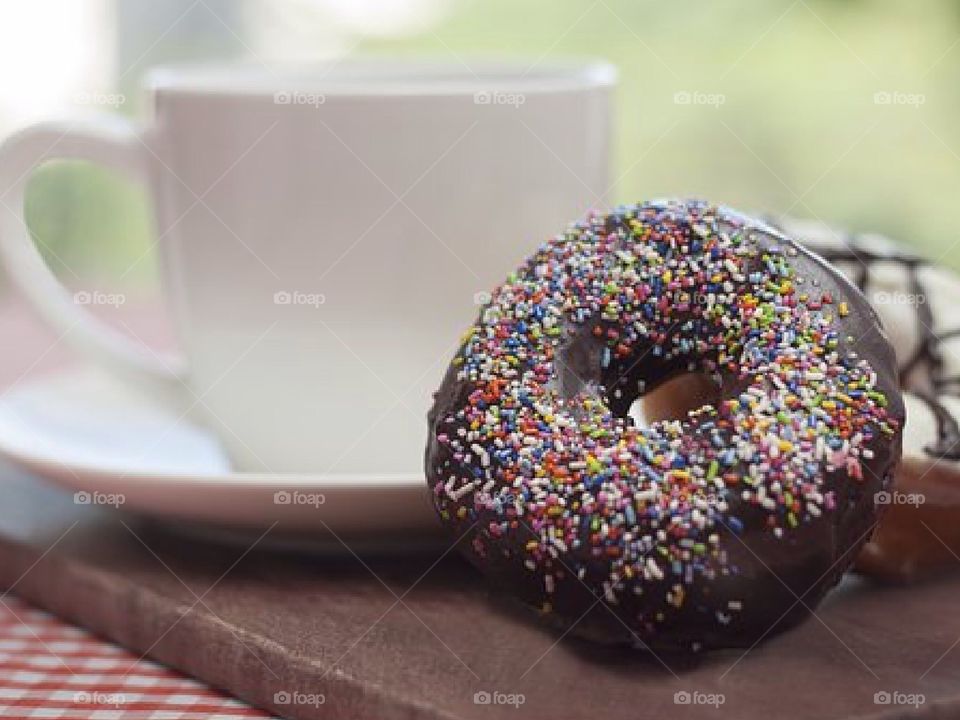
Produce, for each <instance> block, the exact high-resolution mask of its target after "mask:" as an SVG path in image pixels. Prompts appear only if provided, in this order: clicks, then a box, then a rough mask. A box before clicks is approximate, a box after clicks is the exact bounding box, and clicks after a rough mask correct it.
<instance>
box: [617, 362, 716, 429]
mask: <svg viewBox="0 0 960 720" xmlns="http://www.w3.org/2000/svg"><path fill="white" fill-rule="evenodd" d="M719 400H720V388H719V387H717V384H716V383H715V382H714V381H713V379H711V378H710V376H709V375H706V374H704V373H700V372H684V373H680V374H679V375H674V376H673V377H671V378H670V379H668V380H665V381H664V382H662V383H660V384H659V385H658V386H657V387H655V388H654V389H653V390H651V391H650V392H648V393H647V394H646V395H641V396H640V397H638V398H637V399H636V400H634V401H633V404H632V405H631V406H630V412H629V415H630V417H631V418H633V420H634V422H636V423H637V424H638V425H650V424H652V423H655V422H659V421H661V420H683V419H685V418H686V417H687V415H688V414H689V413H690V412H691V411H692V410H697V409H699V408H701V407H703V406H704V405H715V404H717V402H719Z"/></svg>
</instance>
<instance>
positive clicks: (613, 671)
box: [0, 465, 960, 720]
mask: <svg viewBox="0 0 960 720" xmlns="http://www.w3.org/2000/svg"><path fill="white" fill-rule="evenodd" d="M0 473H2V477H3V481H2V483H0V583H3V584H4V586H5V587H10V586H13V591H14V592H15V593H17V594H19V595H21V596H23V597H24V598H26V599H27V600H30V601H32V602H35V603H37V604H39V605H41V606H43V607H45V608H47V609H49V610H51V611H53V612H54V613H56V614H58V615H60V616H62V617H63V618H65V619H67V620H69V621H72V622H75V623H77V624H79V625H82V626H84V627H87V628H90V629H91V630H93V631H94V632H96V633H98V634H101V635H103V636H105V637H107V638H109V639H111V640H114V641H116V642H118V643H120V644H122V645H125V646H126V647H128V648H131V649H132V650H133V651H135V652H137V653H143V654H145V655H147V656H149V657H151V658H154V659H156V660H158V661H160V662H163V663H166V664H168V665H171V666H173V667H175V668H179V669H180V670H182V671H184V672H186V673H188V674H190V675H193V676H196V677H197V678H200V679H202V680H204V681H206V682H207V683H209V684H211V685H213V686H216V687H219V688H223V689H225V690H227V691H229V692H231V693H233V694H235V695H237V696H238V697H240V698H242V699H244V700H246V701H248V702H250V703H253V704H255V705H258V706H260V707H263V708H267V709H269V710H271V711H273V712H275V713H276V714H278V715H283V716H287V717H291V718H337V719H338V720H339V719H342V718H363V719H365V720H373V719H381V718H477V719H482V718H501V717H503V718H519V717H525V718H526V717H531V718H551V720H558V719H561V718H607V717H617V718H647V717H650V718H671V719H674V718H677V719H682V718H701V717H704V718H709V717H736V718H743V719H749V718H770V717H780V718H817V719H818V720H822V719H825V718H841V717H851V716H855V717H869V716H874V715H883V714H885V713H890V714H891V715H892V716H893V717H900V716H909V717H914V716H918V717H957V716H958V715H960V642H958V640H960V575H956V576H950V577H944V578H942V579H941V580H939V581H938V582H936V583H931V584H927V585H923V586H920V587H912V588H882V587H878V586H874V585H872V584H871V583H868V582H866V581H863V580H859V579H856V578H853V579H851V580H848V581H847V582H846V583H845V584H844V586H843V587H842V588H841V589H840V590H839V591H837V592H835V593H833V594H832V595H831V596H830V597H829V598H828V600H827V602H826V603H825V604H824V605H823V606H822V607H821V608H819V609H818V612H817V616H816V617H812V618H810V619H809V620H807V621H806V622H805V623H803V624H801V625H800V626H799V627H797V628H795V629H793V630H790V631H789V632H787V633H785V634H781V635H777V636H775V637H772V638H770V639H769V640H768V641H767V642H765V643H762V644H761V645H759V646H758V647H756V648H755V649H753V650H752V651H750V652H747V653H745V654H744V652H742V651H725V652H720V653H712V654H705V655H703V656H702V657H700V658H698V659H696V660H694V661H693V662H691V661H689V660H685V659H683V658H679V657H666V656H662V657H661V658H659V659H658V658H654V657H652V656H650V655H646V654H644V653H641V652H634V651H626V650H611V649H609V648H603V647H598V646H593V645H590V644H586V643H583V642H580V641H577V640H574V639H572V638H570V637H567V638H563V639H560V638H559V637H558V636H557V635H556V634H554V633H552V632H550V631H549V630H547V629H545V628H543V627H541V626H539V625H538V623H537V622H536V621H535V620H533V619H531V617H530V616H528V615H526V614H525V613H523V612H520V611H518V610H516V609H514V608H513V607H512V606H511V605H510V604H509V603H506V602H504V601H503V600H501V599H498V598H495V597H491V596H490V595H489V594H488V592H487V590H486V588H485V586H484V584H483V582H482V581H481V579H480V578H479V577H478V576H477V575H476V574H475V572H474V571H473V570H472V569H471V568H470V567H469V566H468V565H466V564H465V563H464V562H463V561H462V560H460V559H459V558H458V557H457V555H456V552H450V553H448V554H443V550H442V549H439V550H436V551H432V552H424V553H421V554H417V555H404V554H402V553H396V552H394V553H392V554H385V555H382V556H379V557H377V556H375V555H371V554H370V553H369V552H365V553H357V554H356V555H354V554H353V553H352V552H351V551H350V550H348V549H346V548H344V547H343V546H339V547H340V550H339V551H337V552H326V553H312V554H311V553H303V552H299V553H296V552H290V551H289V550H287V551H281V550H278V549H277V548H275V547H272V540H273V538H279V537H281V536H282V533H283V528H282V527H274V528H273V529H272V530H270V532H269V533H267V535H266V536H265V537H263V538H261V539H260V540H259V542H255V541H257V537H256V536H255V535H254V536H249V537H247V538H244V540H243V541H242V542H240V543H219V542H216V541H211V540H209V539H208V540H200V539H197V537H195V536H191V535H188V534H183V533H182V532H179V531H176V530H171V529H170V528H163V527H158V526H156V525H152V524H150V523H146V522H143V521H142V520H138V519H137V518H135V517H131V516H129V515H126V514H124V513H122V512H118V511H115V510H113V509H103V508H97V507H93V506H90V505H76V504H74V502H73V498H72V497H71V496H70V495H68V494H66V493H64V492H62V491H60V490H56V489H54V488H51V487H48V486H46V485H45V484H42V483H41V482H40V481H37V480H35V479H33V478H30V477H28V476H27V475H26V474H24V473H23V472H21V471H18V470H16V469H14V468H12V467H10V466H8V465H2V466H0ZM229 501H230V499H229V497H225V498H224V502H229ZM322 534H323V531H322V530H318V537H319V536H321V535H322ZM334 542H336V541H335V539H334ZM958 569H960V561H958ZM484 693H486V694H484ZM677 693H680V694H679V695H678V694H677ZM683 693H687V694H686V695H685V694H683ZM876 693H890V697H891V698H893V699H894V702H896V701H899V702H900V703H901V704H899V705H898V704H893V703H891V704H877V703H876V702H875V694H876ZM894 693H902V695H894ZM917 693H920V694H922V695H923V696H924V698H923V699H924V702H923V704H921V705H920V706H919V708H914V707H910V706H906V705H904V704H902V703H904V702H906V701H908V700H909V699H910V698H909V697H907V696H908V695H909V694H917ZM321 696H322V697H321ZM878 697H879V698H880V699H881V700H882V699H884V698H886V697H887V696H885V695H880V696H878ZM321 699H322V701H323V702H322V703H321V702H320V700H321ZM487 699H489V700H490V702H489V703H485V702H484V700H487ZM684 699H689V700H690V701H691V702H690V703H687V704H684V703H683V702H682V701H683V700H684ZM721 699H722V701H723V703H722V706H720V707H719V709H718V707H717V703H719V702H720V700H721ZM521 701H522V705H520V702H521ZM678 701H679V702H678ZM708 702H712V703H714V704H712V705H711V704H703V703H708Z"/></svg>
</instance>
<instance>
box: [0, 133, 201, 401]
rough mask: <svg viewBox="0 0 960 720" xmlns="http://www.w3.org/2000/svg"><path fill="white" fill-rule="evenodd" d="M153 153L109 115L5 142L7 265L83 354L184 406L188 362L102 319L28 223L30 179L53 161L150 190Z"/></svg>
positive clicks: (1, 171)
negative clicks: (109, 171) (64, 280)
mask: <svg viewBox="0 0 960 720" xmlns="http://www.w3.org/2000/svg"><path fill="white" fill-rule="evenodd" d="M145 154H146V148H145V146H144V145H143V141H142V140H141V138H140V130H139V128H138V127H137V126H135V125H134V124H133V123H132V122H130V121H129V120H126V119H125V118H122V117H120V116H116V115H105V116H103V117H96V118H93V119H91V120H87V121H80V122H42V123H38V124H36V125H32V126H30V127H27V128H25V129H23V130H21V131H19V132H17V133H15V134H14V135H12V136H10V137H9V138H8V139H7V140H6V141H5V142H3V143H2V145H0V193H3V194H0V203H2V205H3V206H5V207H0V260H2V261H3V262H4V263H5V265H6V268H7V272H8V274H9V276H10V278H11V279H12V280H13V283H14V285H15V286H16V288H17V289H18V290H19V291H20V293H21V294H22V295H23V296H24V297H25V298H26V299H27V300H28V301H29V303H30V304H31V305H32V306H33V307H34V308H35V309H36V310H37V311H38V312H39V314H40V316H41V317H42V318H43V319H44V320H45V321H46V322H47V323H48V324H49V325H50V326H51V327H52V328H53V330H54V331H55V332H57V333H58V334H59V335H60V337H62V338H63V339H64V341H65V342H67V344H68V345H70V346H71V347H72V348H73V349H74V350H75V351H76V352H78V353H79V354H80V355H81V356H83V357H85V358H87V359H89V360H91V361H93V362H94V363H96V364H98V365H100V366H101V367H102V368H104V369H105V370H107V371H108V372H109V373H111V374H112V375H114V376H116V377H119V378H120V379H121V380H123V381H124V382H126V383H129V384H131V385H133V386H134V387H135V388H137V389H139V390H141V391H145V392H147V393H148V394H149V395H150V396H151V397H153V398H154V399H157V400H159V401H161V402H164V403H165V404H169V403H171V402H172V403H173V404H174V405H175V406H177V407H181V406H182V405H183V402H184V399H185V397H186V385H185V384H184V377H185V364H184V362H183V361H182V360H180V359H173V360H171V361H169V362H168V361H166V360H165V359H161V358H160V356H159V355H157V354H156V353H154V352H153V351H152V350H150V349H149V348H147V347H144V346H142V345H140V344H138V343H137V342H135V341H134V340H131V339H129V338H127V337H126V336H124V335H123V334H122V333H120V332H118V331H116V330H114V329H113V328H111V327H110V326H109V325H108V324H106V323H105V322H103V321H102V320H100V319H98V318H97V317H96V316H95V315H93V314H92V313H91V312H89V311H88V310H87V309H86V308H85V307H84V306H83V305H82V304H80V303H78V302H77V301H76V297H75V296H74V295H71V293H70V292H69V291H68V290H67V288H65V287H64V286H63V285H62V284H61V283H60V281H59V280H57V278H56V277H55V276H54V274H53V273H52V272H51V270H50V268H49V267H47V265H46V263H45V262H44V261H43V258H42V256H41V255H40V253H39V251H38V250H37V248H36V246H35V245H34V243H33V240H32V239H31V237H30V233H29V231H28V229H27V226H26V221H25V218H24V195H25V190H26V186H27V182H28V181H29V179H30V176H31V175H32V174H33V172H34V171H35V170H36V169H37V168H38V167H39V166H40V165H42V164H44V163H46V162H50V161H52V160H60V159H81V160H89V161H91V162H95V163H98V164H101V165H104V166H106V167H109V168H113V169H115V170H118V171H120V172H122V173H123V174H125V175H126V176H127V177H128V178H130V179H131V180H134V181H135V182H139V183H141V184H143V185H144V186H146V187H149V174H148V167H147V158H146V155H145Z"/></svg>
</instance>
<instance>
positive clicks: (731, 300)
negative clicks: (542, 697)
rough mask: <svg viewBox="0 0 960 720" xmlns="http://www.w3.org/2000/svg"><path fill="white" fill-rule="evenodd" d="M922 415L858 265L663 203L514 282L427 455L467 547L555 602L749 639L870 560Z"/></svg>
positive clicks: (556, 619) (442, 404)
mask: <svg viewBox="0 0 960 720" xmlns="http://www.w3.org/2000/svg"><path fill="white" fill-rule="evenodd" d="M714 296H719V297H720V298H721V299H720V301H719V302H717V301H716V297H714ZM761 311H762V312H761ZM551 317H552V318H554V319H555V320H551ZM795 335H796V336H799V339H797V338H795V337H794V336H795ZM771 348H773V349H771ZM784 358H786V359H784ZM808 360H809V361H810V363H812V364H810V365H809V366H808V365H807V364H806V363H807V361H808ZM771 363H773V365H771ZM784 368H786V369H784ZM798 368H799V369H798ZM803 368H807V369H806V370H804V369H803ZM685 372H705V373H708V374H709V375H710V376H711V377H713V378H714V380H715V382H716V385H717V388H718V395H719V398H720V401H719V402H718V403H717V405H716V406H714V407H712V408H707V409H705V410H702V411H699V412H696V413H692V414H691V415H690V417H689V418H687V419H685V420H683V421H682V423H657V424H655V425H653V426H651V427H650V428H648V429H637V428H633V427H632V426H631V425H632V423H631V421H629V420H628V419H627V413H628V411H629V409H630V406H631V405H632V403H633V401H634V400H635V399H636V398H637V397H638V396H640V395H641V394H642V393H643V392H648V391H650V390H652V389H653V388H655V387H656V386H657V385H659V384H660V383H662V382H663V381H665V380H666V379H668V378H672V377H675V376H677V375H678V374H682V373H685ZM804 372H806V373H807V374H808V375H809V376H810V377H814V376H816V377H817V378H818V379H817V380H815V381H814V383H815V387H816V392H813V391H812V390H810V388H809V387H808V388H799V387H797V385H796V383H797V381H798V378H801V379H802V377H801V376H803V374H804ZM811 387H812V386H811ZM751 393H753V394H751ZM848 393H849V394H848ZM764 396H766V397H767V398H768V399H766V400H765V399H764ZM769 398H772V400H770V399H769ZM903 415H904V410H903V403H902V399H901V397H900V394H899V391H898V386H897V370H896V364H895V359H894V355H893V352H892V349H891V347H890V345H889V342H888V341H887V338H886V336H885V335H884V333H883V330H882V328H881V327H880V325H879V321H878V318H877V316H876V315H875V313H874V312H873V310H872V309H871V308H870V306H869V304H868V303H867V301H866V299H865V298H864V297H863V296H862V295H861V294H860V292H859V291H858V290H857V289H856V288H855V287H853V286H852V285H851V284H850V283H849V282H848V281H847V280H846V279H844V278H843V276H842V275H840V274H839V273H838V272H837V271H836V270H834V269H833V268H832V267H831V266H830V265H828V264H827V263H826V262H825V261H823V260H822V259H820V258H819V257H817V256H815V255H813V254H812V253H810V252H808V251H806V250H804V249H803V248H802V247H800V246H799V245H797V244H796V243H795V242H793V241H792V240H790V239H788V238H786V237H784V236H783V235H781V234H780V233H779V232H777V231H776V230H774V229H773V228H771V227H770V226H768V225H765V224H764V223H762V222H760V221H757V220H753V219H750V218H747V217H745V216H743V215H741V214H739V213H737V212H735V211H733V210H730V209H728V208H723V207H716V206H711V205H708V204H707V203H703V202H699V201H658V202H653V203H645V204H640V205H636V206H631V207H626V208H618V209H617V210H616V211H614V212H613V213H611V214H609V215H607V216H604V217H600V216H597V217H593V218H590V219H588V220H587V221H585V222H583V223H580V224H578V225H575V226H573V227H572V228H570V229H569V230H568V231H567V233H566V234H565V235H562V236H558V237H557V238H555V239H554V240H553V241H552V242H551V243H549V244H547V245H545V246H543V247H542V248H541V249H540V251H539V252H538V253H537V254H536V255H534V256H533V257H532V258H531V259H530V260H529V261H528V262H527V263H526V264H525V265H524V266H523V267H521V268H520V270H519V271H518V273H517V274H516V275H515V276H511V278H510V279H509V280H508V282H507V283H505V284H504V285H503V286H502V287H500V288H497V290H496V291H495V293H494V295H493V298H492V301H491V304H490V306H488V307H486V308H484V310H483V311H482V312H481V314H480V317H479V318H478V320H477V324H476V325H475V326H474V328H473V329H472V331H471V332H470V333H469V334H468V336H467V337H466V339H465V342H464V344H463V347H462V348H461V349H460V351H459V352H458V354H457V356H456V358H455V359H454V362H453V363H452V364H451V367H450V369H449V370H448V372H447V374H446V376H445V378H444V380H443V383H442V385H441V387H440V389H439V391H438V392H437V393H436V396H435V403H434V406H433V408H432V410H431V411H430V414H429V417H428V428H429V437H428V444H427V448H426V457H425V465H426V474H427V479H428V483H429V485H430V487H431V489H432V490H433V492H434V498H435V503H436V506H437V509H438V512H439V513H440V515H441V518H442V519H443V521H444V523H445V525H446V526H447V527H448V528H449V530H450V533H451V536H452V537H453V538H460V539H461V540H462V542H463V544H462V548H463V551H464V553H465V554H466V556H467V557H468V558H469V559H470V560H471V561H472V562H473V563H474V564H475V565H476V566H477V567H478V568H480V569H481V570H482V571H483V572H484V573H485V574H486V575H487V577H488V578H489V579H490V581H491V582H492V583H493V584H494V586H495V587H497V588H499V589H500V590H502V591H503V592H505V593H509V594H510V595H513V596H516V597H518V598H520V599H521V600H522V601H523V602H525V603H526V604H528V605H530V606H532V607H535V608H538V609H540V611H541V612H542V614H543V616H544V617H545V619H546V620H547V621H548V622H551V623H553V624H555V625H557V626H558V627H561V628H569V629H571V630H572V631H574V632H577V633H579V634H581V635H583V636H586V637H589V638H593V639H596V640H600V641H606V642H627V643H632V644H634V645H638V646H649V647H653V648H670V649H699V648H701V647H718V646H737V645H749V644H752V643H753V642H755V641H756V640H758V639H760V638H762V637H764V636H765V635H766V634H768V633H769V632H771V631H772V630H773V629H776V630H780V629H783V628H784V627H786V626H788V625H789V624H790V623H792V622H794V621H796V620H798V619H800V618H802V617H803V616H804V615H805V614H806V612H808V609H809V608H812V607H813V606H814V605H815V604H816V602H818V601H819V599H820V598H821V597H822V596H823V594H824V593H825V592H826V591H827V590H829V589H830V588H831V587H832V586H833V585H834V584H835V583H836V582H837V581H838V580H839V578H840V576H841V575H842V574H843V572H844V571H845V570H846V569H848V568H849V566H850V565H851V563H852V562H853V560H854V558H855V557H856V554H857V550H858V549H859V547H860V546H861V545H862V543H863V542H865V541H866V540H867V539H868V537H869V534H870V531H871V529H872V528H873V526H874V524H875V522H876V518H877V513H878V512H879V509H878V508H877V507H876V506H875V503H874V495H875V493H877V492H878V491H880V490H882V489H884V488H886V487H888V486H889V484H890V481H891V477H892V473H893V471H894V469H895V466H896V463H897V462H898V460H899V456H900V446H901V442H900V427H902V420H903ZM818 436H822V437H823V438H824V439H823V440H818V439H817V437H818ZM815 448H816V449H815ZM774 626H775V627H774Z"/></svg>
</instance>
